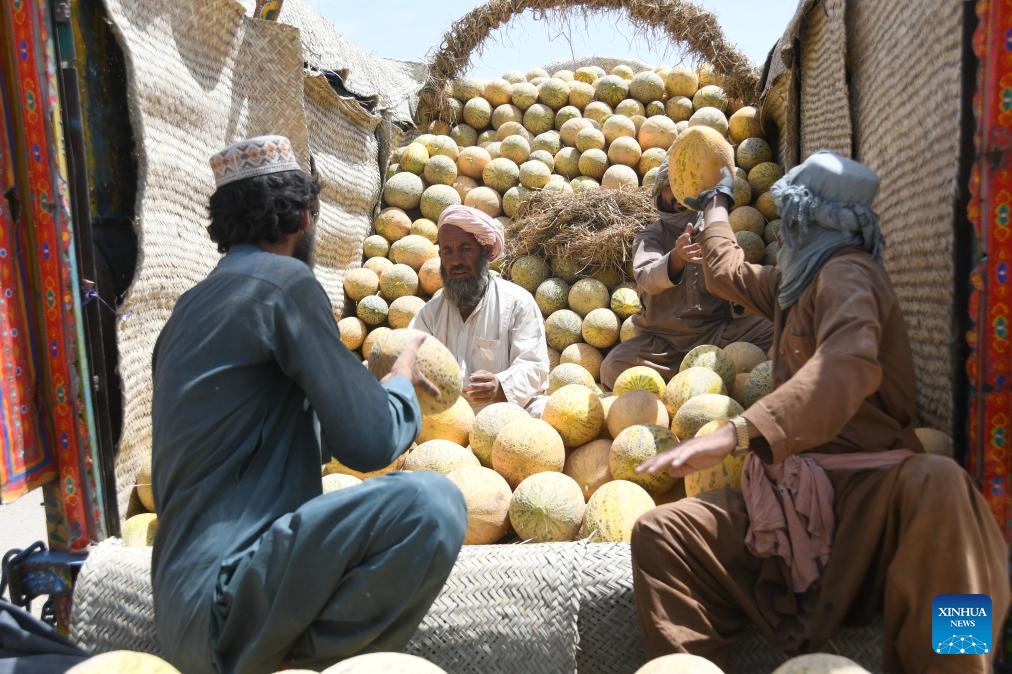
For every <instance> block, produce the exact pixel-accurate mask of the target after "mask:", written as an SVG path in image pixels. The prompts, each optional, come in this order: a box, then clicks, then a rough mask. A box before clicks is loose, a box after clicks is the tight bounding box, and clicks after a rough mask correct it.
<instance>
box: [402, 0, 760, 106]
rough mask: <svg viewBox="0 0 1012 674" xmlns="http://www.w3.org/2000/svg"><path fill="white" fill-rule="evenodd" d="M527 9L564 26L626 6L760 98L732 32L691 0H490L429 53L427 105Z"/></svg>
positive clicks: (736, 88)
mask: <svg viewBox="0 0 1012 674" xmlns="http://www.w3.org/2000/svg"><path fill="white" fill-rule="evenodd" d="M525 10H530V11H532V12H534V13H535V14H536V15H537V17H538V18H539V19H542V20H545V21H551V22H556V23H559V24H561V25H563V26H565V25H566V21H567V20H568V19H569V18H570V16H571V14H572V13H578V14H582V15H583V17H584V18H585V19H586V18H587V17H589V16H591V15H593V14H598V13H601V12H606V11H618V10H625V11H626V12H628V18H629V21H630V22H631V23H632V26H633V30H634V31H635V32H636V33H637V34H641V35H643V36H644V39H654V40H656V39H657V37H656V36H660V37H661V38H663V37H666V38H668V39H670V40H672V41H674V42H675V43H677V44H681V45H682V46H683V49H684V50H685V54H686V55H687V56H691V57H692V58H693V60H695V61H696V62H701V61H706V62H709V63H710V64H712V65H713V68H714V70H715V71H716V72H717V73H718V74H720V75H721V76H722V77H723V79H724V87H723V88H724V90H725V91H726V92H727V93H728V95H729V96H731V97H732V98H737V99H740V100H742V101H745V102H749V101H752V100H755V99H756V98H757V94H758V92H757V88H758V85H759V71H758V69H757V68H756V67H755V66H754V65H752V63H751V62H750V61H749V60H748V58H747V57H746V56H745V55H744V54H742V53H741V52H739V51H738V50H737V49H736V48H735V47H734V46H733V45H732V44H731V43H730V42H728V40H727V38H725V36H724V31H723V30H721V28H720V24H719V22H718V21H717V19H716V17H715V16H713V14H711V13H710V12H708V11H706V10H705V9H702V8H700V7H697V6H696V5H694V4H692V3H691V2H688V1H687V0H684V1H683V0H584V1H582V2H580V1H577V0H491V1H490V2H488V3H487V4H483V5H480V6H478V7H476V8H474V9H473V10H471V11H470V12H469V13H468V14H466V15H465V16H463V17H462V18H460V19H458V20H457V21H456V22H454V23H453V25H452V26H451V27H450V30H448V31H447V32H446V33H445V34H444V35H443V40H442V42H441V44H440V46H439V48H438V51H436V53H435V54H434V55H433V56H431V57H430V65H429V80H428V82H427V83H426V85H425V87H424V88H423V89H422V91H421V93H420V99H421V104H422V106H421V107H422V108H425V109H427V110H432V111H438V110H441V109H443V102H444V101H445V96H446V95H447V89H448V88H449V83H450V82H452V81H453V80H454V79H456V78H457V77H459V76H460V75H462V74H463V73H464V72H466V71H467V69H468V67H469V66H470V62H471V55H472V54H480V53H481V48H482V45H483V44H484V42H485V40H486V38H488V36H489V34H490V33H491V32H492V31H493V30H495V29H497V28H500V27H504V26H505V25H506V24H507V23H508V22H509V21H510V19H512V18H513V17H514V16H517V15H519V14H521V13H523V12H524V11H525Z"/></svg>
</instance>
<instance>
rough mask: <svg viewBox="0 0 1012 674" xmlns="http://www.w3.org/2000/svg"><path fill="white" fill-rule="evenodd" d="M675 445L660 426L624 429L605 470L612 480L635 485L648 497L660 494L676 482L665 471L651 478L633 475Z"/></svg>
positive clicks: (675, 442)
mask: <svg viewBox="0 0 1012 674" xmlns="http://www.w3.org/2000/svg"><path fill="white" fill-rule="evenodd" d="M616 404H618V401H615V403H613V404H612V409H614V408H615V405H616ZM677 444H678V438H677V437H676V436H675V434H674V433H672V432H671V431H670V430H668V428H666V427H664V426H658V425H657V424H633V425H632V426H628V427H627V428H624V429H623V430H622V431H621V432H620V433H619V434H618V435H616V436H615V440H614V441H612V443H611V453H609V455H608V469H609V470H610V471H611V475H612V477H613V478H615V479H616V480H628V481H630V482H633V483H635V484H638V485H639V486H641V487H643V488H644V489H646V490H647V493H649V494H651V495H657V494H663V493H664V492H666V491H668V490H670V489H671V487H673V486H674V484H675V481H676V478H674V477H672V476H671V474H670V473H668V472H667V471H666V470H661V471H658V472H656V473H653V474H651V473H637V472H636V467H637V466H638V465H640V464H641V463H643V462H644V461H646V460H647V459H649V458H652V457H654V456H656V455H657V454H660V453H661V452H663V451H665V450H667V449H670V448H672V447H674V446H675V445H677Z"/></svg>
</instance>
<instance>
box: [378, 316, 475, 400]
mask: <svg viewBox="0 0 1012 674" xmlns="http://www.w3.org/2000/svg"><path fill="white" fill-rule="evenodd" d="M417 334H419V332H418V331H417V330H410V329H407V328H400V329H396V330H391V331H390V332H389V333H387V334H386V335H384V336H383V337H382V338H381V339H380V340H379V341H378V342H377V343H376V344H375V345H374V346H373V348H372V352H371V353H370V354H369V371H370V372H372V373H373V375H375V376H376V378H377V379H382V378H383V377H384V376H386V374H387V373H388V372H390V368H391V366H393V364H394V361H395V360H396V359H397V357H398V356H399V355H400V354H401V351H403V350H404V347H405V346H406V345H407V343H408V341H409V340H411V339H412V338H413V337H414V336H415V335H417ZM415 365H416V367H418V369H419V370H420V371H421V372H422V373H423V374H424V375H425V376H426V377H427V378H428V379H429V381H431V382H432V383H433V384H435V386H436V388H437V389H438V390H439V394H440V397H439V399H438V400H437V399H436V398H434V397H433V396H432V395H430V394H429V393H427V392H424V391H422V390H421V389H420V388H419V387H417V386H416V387H415V392H416V393H417V394H418V402H419V403H420V404H421V407H422V414H438V413H439V412H442V411H444V410H447V409H449V408H450V407H451V406H452V405H453V404H454V403H455V402H457V398H459V397H460V392H461V383H462V378H461V372H460V366H459V365H458V364H457V359H456V358H454V357H453V354H452V353H450V350H449V349H447V348H446V347H445V346H443V344H442V342H440V341H439V340H438V339H436V338H434V337H428V338H427V339H426V340H425V341H424V342H422V345H421V346H420V347H419V348H418V354H417V357H416V359H415Z"/></svg>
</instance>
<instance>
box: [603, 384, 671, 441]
mask: <svg viewBox="0 0 1012 674" xmlns="http://www.w3.org/2000/svg"><path fill="white" fill-rule="evenodd" d="M605 423H606V425H607V427H608V433H609V434H610V435H611V437H613V438H614V437H617V436H618V434H619V433H621V432H622V431H624V430H625V429H627V428H629V427H630V426H635V425H636V424H653V425H655V426H663V427H664V428H667V427H668V424H670V423H671V419H670V417H669V415H668V411H667V409H665V407H664V402H663V401H661V399H660V398H659V397H658V396H657V394H656V393H654V392H652V391H628V392H627V393H625V394H623V395H620V396H616V397H615V399H614V401H613V402H612V404H611V405H610V406H609V408H608V416H607V418H606V420H605Z"/></svg>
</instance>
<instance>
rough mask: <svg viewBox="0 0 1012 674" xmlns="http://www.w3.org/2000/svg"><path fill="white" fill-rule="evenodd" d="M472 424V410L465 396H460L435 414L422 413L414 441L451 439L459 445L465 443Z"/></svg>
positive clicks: (469, 434)
mask: <svg viewBox="0 0 1012 674" xmlns="http://www.w3.org/2000/svg"><path fill="white" fill-rule="evenodd" d="M472 426H474V410H473V409H471V404H470V403H469V402H468V401H467V398H465V397H464V396H460V397H459V398H457V401H456V402H455V403H453V405H451V406H450V408H449V409H446V410H443V411H442V412H439V413H437V414H423V415H422V430H421V431H419V433H418V437H417V438H415V442H419V443H421V442H426V441H428V440H434V439H437V438H438V439H442V440H452V441H453V442H456V443H457V444H459V445H467V443H468V439H469V438H470V436H471V428H472Z"/></svg>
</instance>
